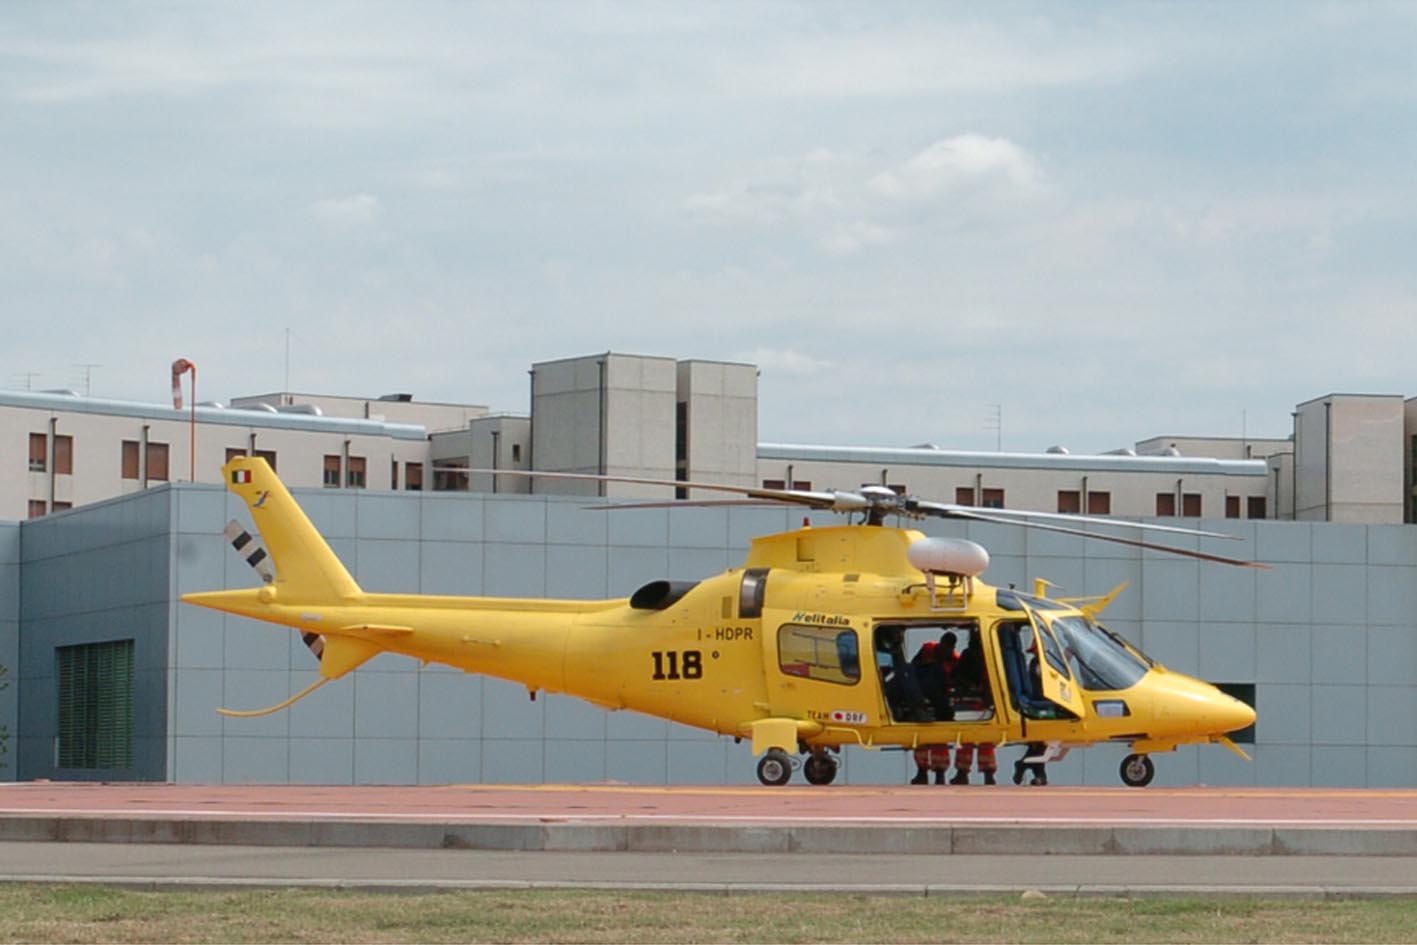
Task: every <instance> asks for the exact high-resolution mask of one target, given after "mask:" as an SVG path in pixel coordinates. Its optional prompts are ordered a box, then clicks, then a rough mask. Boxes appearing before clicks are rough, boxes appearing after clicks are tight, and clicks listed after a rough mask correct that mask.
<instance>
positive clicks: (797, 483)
mask: <svg viewBox="0 0 1417 945" xmlns="http://www.w3.org/2000/svg"><path fill="white" fill-rule="evenodd" d="M792 488H794V489H801V490H802V491H803V492H811V491H812V481H811V480H810V479H796V480H793V483H792Z"/></svg>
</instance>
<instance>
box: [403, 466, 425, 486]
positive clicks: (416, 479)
mask: <svg viewBox="0 0 1417 945" xmlns="http://www.w3.org/2000/svg"><path fill="white" fill-rule="evenodd" d="M403 487H404V490H405V491H407V492H422V491H423V464H422V463H404V464H403Z"/></svg>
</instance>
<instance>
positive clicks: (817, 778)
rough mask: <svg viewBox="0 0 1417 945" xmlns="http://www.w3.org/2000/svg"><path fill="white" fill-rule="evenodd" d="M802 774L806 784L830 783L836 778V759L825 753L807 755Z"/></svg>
mask: <svg viewBox="0 0 1417 945" xmlns="http://www.w3.org/2000/svg"><path fill="white" fill-rule="evenodd" d="M802 774H803V776H805V777H806V778H807V783H808V784H831V783H832V782H833V781H835V780H836V759H835V758H831V757H829V756H827V755H825V754H813V755H809V756H808V758H807V761H806V763H805V764H804V765H803V766H802Z"/></svg>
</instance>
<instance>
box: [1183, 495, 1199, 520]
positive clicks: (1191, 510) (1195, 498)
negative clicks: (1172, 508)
mask: <svg viewBox="0 0 1417 945" xmlns="http://www.w3.org/2000/svg"><path fill="white" fill-rule="evenodd" d="M1181 515H1183V516H1184V517H1186V518H1200V517H1201V494H1200V493H1199V492H1187V493H1186V494H1185V495H1183V496H1181Z"/></svg>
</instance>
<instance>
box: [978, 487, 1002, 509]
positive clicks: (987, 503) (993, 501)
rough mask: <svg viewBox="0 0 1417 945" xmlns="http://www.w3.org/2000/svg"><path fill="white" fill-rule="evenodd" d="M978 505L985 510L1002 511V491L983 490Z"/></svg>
mask: <svg viewBox="0 0 1417 945" xmlns="http://www.w3.org/2000/svg"><path fill="white" fill-rule="evenodd" d="M979 504H980V505H981V506H983V507H984V508H986V509H1002V508H1003V507H1004V490H1003V489H985V490H984V495H983V496H982V499H981V501H980V503H979Z"/></svg>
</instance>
